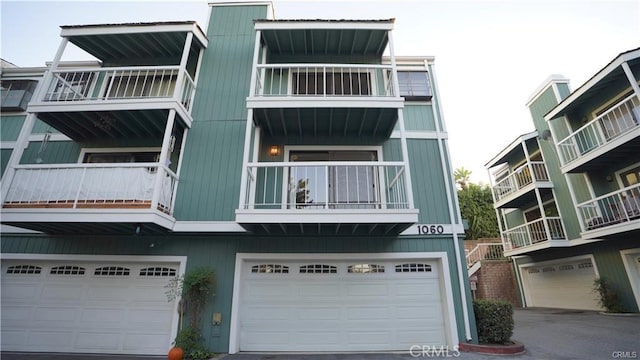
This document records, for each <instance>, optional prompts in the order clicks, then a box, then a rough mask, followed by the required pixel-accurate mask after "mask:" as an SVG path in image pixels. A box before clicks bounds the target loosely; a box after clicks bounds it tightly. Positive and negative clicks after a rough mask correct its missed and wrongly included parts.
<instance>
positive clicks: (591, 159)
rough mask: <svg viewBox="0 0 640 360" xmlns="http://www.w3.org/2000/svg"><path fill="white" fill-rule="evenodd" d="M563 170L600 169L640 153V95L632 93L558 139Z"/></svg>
mask: <svg viewBox="0 0 640 360" xmlns="http://www.w3.org/2000/svg"><path fill="white" fill-rule="evenodd" d="M558 151H559V155H560V161H561V163H562V167H561V168H562V171H563V172H585V171H589V170H597V169H601V168H602V167H603V165H604V164H607V163H614V162H616V160H617V159H621V158H626V157H629V156H634V155H637V154H639V153H640V98H639V97H638V96H637V95H636V94H632V95H630V96H628V97H626V98H625V99H623V100H622V101H620V102H619V103H618V104H616V105H615V106H613V107H612V108H610V109H609V110H607V111H605V112H604V113H602V114H601V115H600V116H598V117H596V118H595V119H593V120H591V121H590V122H588V123H587V124H585V125H584V126H582V127H581V128H579V129H578V130H576V131H574V132H573V133H571V134H570V135H569V136H567V137H566V138H564V139H562V140H560V141H559V142H558Z"/></svg>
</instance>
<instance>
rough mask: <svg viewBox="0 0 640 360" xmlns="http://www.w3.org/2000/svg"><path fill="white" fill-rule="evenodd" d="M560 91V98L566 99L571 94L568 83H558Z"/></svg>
mask: <svg viewBox="0 0 640 360" xmlns="http://www.w3.org/2000/svg"><path fill="white" fill-rule="evenodd" d="M556 86H557V88H558V93H559V94H560V99H562V100H564V99H566V98H567V96H569V95H570V94H571V89H569V84H568V83H557V84H556Z"/></svg>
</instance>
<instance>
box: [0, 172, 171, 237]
mask: <svg viewBox="0 0 640 360" xmlns="http://www.w3.org/2000/svg"><path fill="white" fill-rule="evenodd" d="M176 183H177V176H176V174H175V173H174V172H173V171H171V170H170V169H169V168H167V167H166V166H163V165H160V164H158V163H120V164H56V165H18V166H16V168H15V175H14V176H13V178H12V179H11V182H10V183H9V184H7V186H8V191H7V195H6V196H5V199H4V202H3V204H2V223H3V224H7V225H13V226H17V227H22V228H26V229H31V230H36V231H43V232H48V233H69V232H71V233H73V232H78V233H82V232H93V233H95V232H103V233H129V234H133V233H134V230H135V226H136V225H141V226H144V227H145V229H146V231H147V232H148V231H152V232H158V231H166V229H171V228H172V226H173V223H174V221H175V219H174V218H173V216H172V214H173V200H174V194H175V188H176Z"/></svg>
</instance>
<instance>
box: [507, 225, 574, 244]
mask: <svg viewBox="0 0 640 360" xmlns="http://www.w3.org/2000/svg"><path fill="white" fill-rule="evenodd" d="M545 221H546V224H547V227H548V228H549V231H548V232H547V229H546V228H545ZM503 236H504V239H503V242H504V244H505V249H506V250H512V249H517V248H520V247H523V246H529V245H533V244H537V243H539V242H542V241H548V240H565V239H566V236H565V234H564V228H563V226H562V219H561V218H560V217H546V218H544V219H537V220H533V221H530V222H528V223H526V224H523V225H520V226H516V227H514V228H511V229H508V230H506V231H504V232H503Z"/></svg>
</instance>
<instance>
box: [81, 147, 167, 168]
mask: <svg viewBox="0 0 640 360" xmlns="http://www.w3.org/2000/svg"><path fill="white" fill-rule="evenodd" d="M160 150H161V149H160V148H155V147H152V148H84V149H82V150H81V151H80V157H79V159H78V162H79V163H85V164H86V163H90V164H95V163H102V164H104V163H154V162H158V161H159V160H160Z"/></svg>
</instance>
